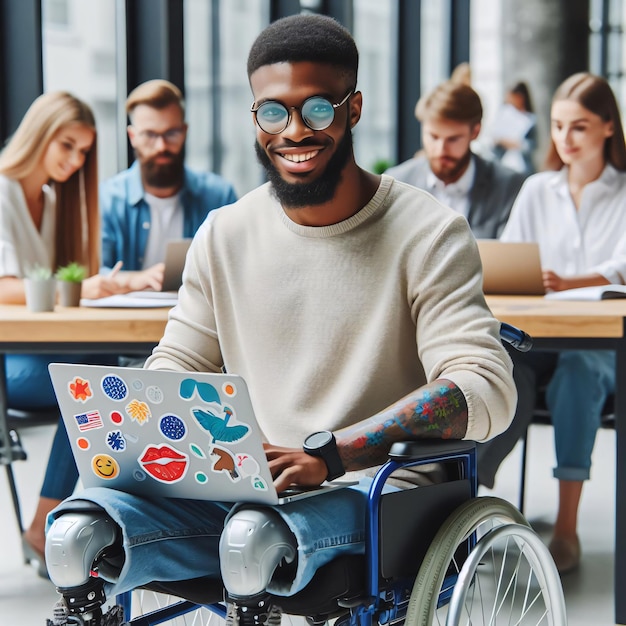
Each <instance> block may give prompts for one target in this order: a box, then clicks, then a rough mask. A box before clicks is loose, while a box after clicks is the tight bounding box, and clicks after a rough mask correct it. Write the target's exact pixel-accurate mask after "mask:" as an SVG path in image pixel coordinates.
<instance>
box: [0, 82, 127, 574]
mask: <svg viewBox="0 0 626 626" xmlns="http://www.w3.org/2000/svg"><path fill="white" fill-rule="evenodd" d="M99 252H100V218H99V212H98V156H97V134H96V125H95V120H94V116H93V113H92V111H91V109H90V108H89V106H88V105H87V104H85V103H84V102H82V101H81V100H79V99H78V98H76V97H74V96H73V95H71V94H69V93H66V92H61V91H58V92H50V93H46V94H44V95H42V96H40V97H39V98H37V99H36V100H35V101H34V102H33V104H32V105H31V106H30V108H29V109H28V111H27V113H26V114H25V116H24V118H23V119H22V121H21V123H20V125H19V127H18V129H17V130H16V131H15V133H14V134H13V136H12V137H11V139H10V140H9V142H8V144H7V145H6V147H5V148H4V150H3V151H2V153H0V303H1V304H24V303H25V301H26V297H25V289H24V277H25V276H26V275H27V273H28V272H29V271H30V270H31V269H33V268H35V267H37V266H39V267H44V268H47V269H49V270H50V271H51V272H55V271H56V270H57V269H58V268H59V267H60V266H63V265H66V264H68V263H71V262H77V263H80V264H82V265H84V266H85V267H86V268H87V270H88V274H89V277H88V278H87V279H86V280H85V281H84V282H83V285H82V296H83V297H87V298H99V297H102V296H107V295H111V294H113V293H120V292H122V291H125V290H127V289H124V288H123V286H122V285H120V284H118V282H116V280H115V278H114V277H112V276H110V275H109V276H105V275H99V274H98V270H99ZM51 361H72V362H73V361H78V362H81V361H82V362H89V363H107V362H115V361H116V358H115V357H112V356H106V355H105V356H98V355H67V354H66V355H50V354H41V355H39V354H24V355H22V354H11V355H7V356H6V357H5V366H6V378H7V403H8V406H9V407H11V408H17V409H23V410H24V409H26V410H28V409H37V408H43V407H51V406H56V398H55V396H54V392H53V389H52V385H51V382H50V378H49V376H48V369H47V368H48V363H50V362H51ZM63 438H65V439H67V434H66V432H65V429H64V428H59V429H57V434H56V436H55V440H54V442H53V450H52V452H51V458H53V459H54V463H53V464H51V465H50V464H49V471H47V473H46V479H45V480H44V485H43V487H42V491H41V496H42V497H41V498H40V502H39V505H38V509H37V513H36V514H35V522H34V523H33V524H31V527H30V528H29V529H28V530H27V531H26V533H25V535H24V548H25V555H26V556H27V557H29V556H32V557H34V558H36V559H37V560H38V561H39V563H40V571H41V572H42V573H43V572H45V568H44V559H43V548H44V541H45V539H44V524H45V514H46V513H47V511H49V510H51V509H52V508H53V506H55V505H56V503H57V502H58V501H60V500H62V499H63V498H65V497H67V496H68V495H70V494H71V493H72V491H73V490H74V487H75V485H76V480H77V476H78V474H77V471H76V468H75V464H74V460H73V458H72V457H71V455H68V454H67V453H66V452H67V450H68V446H67V441H63ZM57 446H58V447H57ZM55 447H57V448H56V449H57V450H63V452H64V453H63V454H61V453H60V452H59V453H58V454H57V452H55Z"/></svg>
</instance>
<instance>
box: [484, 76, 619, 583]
mask: <svg viewBox="0 0 626 626" xmlns="http://www.w3.org/2000/svg"><path fill="white" fill-rule="evenodd" d="M551 137H552V141H551V145H550V148H549V151H548V156H547V159H546V170H549V171H544V172H541V173H539V174H535V175H533V176H531V177H530V178H529V179H527V181H526V183H525V184H524V186H523V187H522V189H521V191H520V193H519V196H518V198H517V200H516V202H515V204H514V206H513V209H512V211H511V215H510V218H509V221H508V223H507V226H506V227H505V229H504V231H503V233H502V236H501V239H502V240H504V241H536V242H538V243H539V248H540V252H541V264H542V267H543V282H544V286H545V288H546V290H547V291H561V290H564V289H573V288H577V287H587V286H593V285H605V284H609V283H618V284H625V283H626V146H625V144H624V131H623V129H622V124H621V121H620V112H619V109H618V105H617V102H616V99H615V96H614V94H613V92H612V90H611V88H610V86H609V84H608V83H607V82H606V81H605V80H604V79H603V78H599V77H597V76H593V75H591V74H588V73H580V74H575V75H574V76H571V77H569V78H568V79H567V80H565V82H563V83H562V84H561V85H560V86H559V87H558V89H557V90H556V92H555V94H554V97H553V99H552V107H551ZM529 356H530V354H529ZM533 359H534V360H533V362H532V366H533V367H534V371H535V373H537V372H541V373H542V374H544V373H546V370H547V371H548V374H551V376H550V378H549V383H548V387H547V391H546V400H547V403H548V407H549V409H550V413H551V416H552V421H553V424H554V437H555V448H556V459H557V466H556V468H555V470H554V476H555V477H556V478H557V479H558V480H559V510H558V515H557V520H556V523H555V527H554V535H553V538H552V540H551V542H550V551H551V552H552V555H553V557H554V560H555V562H556V564H557V566H558V568H559V571H560V572H561V573H565V572H567V571H570V570H572V569H574V568H575V567H576V566H577V565H578V563H579V561H580V543H579V540H578V536H577V532H576V527H577V515H578V506H579V503H580V497H581V493H582V486H583V482H584V481H585V480H587V479H588V478H589V471H590V467H591V452H592V449H593V445H594V440H595V436H596V432H597V429H598V426H599V424H600V415H601V411H602V407H603V405H604V403H605V400H606V398H607V396H608V395H609V394H611V393H612V392H613V391H614V389H615V356H614V353H613V352H611V351H563V352H561V353H559V354H558V356H557V357H555V356H554V355H550V354H544V355H542V354H541V353H539V354H534V355H533ZM520 361H522V362H523V361H524V359H523V358H522V359H520ZM520 367H524V366H523V365H520ZM519 375H520V377H521V378H523V372H521V371H520V372H519ZM518 391H520V389H519V387H518ZM520 393H521V392H520ZM521 404H522V403H520V406H521ZM520 410H522V409H520V407H518V413H519V412H520ZM516 420H518V421H520V422H523V423H528V421H529V420H530V415H528V414H526V415H516ZM496 445H497V444H496Z"/></svg>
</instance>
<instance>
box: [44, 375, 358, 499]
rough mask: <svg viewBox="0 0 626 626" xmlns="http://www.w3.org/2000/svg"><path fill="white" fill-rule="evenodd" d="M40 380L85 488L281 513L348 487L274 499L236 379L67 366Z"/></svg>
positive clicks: (256, 433)
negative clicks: (257, 506)
mask: <svg viewBox="0 0 626 626" xmlns="http://www.w3.org/2000/svg"><path fill="white" fill-rule="evenodd" d="M49 371H50V378H51V379H52V384H53V386H54V391H55V393H56V396H57V401H58V403H59V407H60V409H61V415H62V417H63V421H64V423H65V427H66V429H67V434H68V437H69V439H70V443H71V446H72V452H73V454H74V458H75V459H76V464H77V466H78V471H79V473H80V478H81V481H82V483H83V485H84V486H85V487H111V488H114V489H119V490H121V491H127V492H129V493H136V494H139V495H150V496H164V497H169V498H193V499H199V500H213V501H223V502H256V503H263V504H283V503H285V502H291V501H293V500H295V499H299V498H303V497H311V496H314V495H317V494H319V493H324V492H327V491H328V490H329V489H337V488H341V487H345V486H348V485H350V484H355V483H354V482H350V481H341V482H334V483H325V484H324V485H322V486H321V487H315V488H302V489H299V488H294V489H289V490H288V492H285V493H283V494H278V493H277V492H276V489H275V488H274V485H273V482H272V476H271V473H270V470H269V466H268V463H267V459H266V456H265V453H264V451H263V436H262V433H261V429H260V427H259V425H258V423H257V421H256V418H255V416H254V411H253V410H252V403H251V401H250V396H249V394H248V388H247V386H246V384H245V382H244V380H243V379H242V378H241V377H240V376H234V375H230V374H213V373H196V372H173V371H167V370H146V369H137V368H128V367H111V366H98V365H80V364H71V363H51V364H50V365H49ZM51 461H52V462H53V461H54V459H51Z"/></svg>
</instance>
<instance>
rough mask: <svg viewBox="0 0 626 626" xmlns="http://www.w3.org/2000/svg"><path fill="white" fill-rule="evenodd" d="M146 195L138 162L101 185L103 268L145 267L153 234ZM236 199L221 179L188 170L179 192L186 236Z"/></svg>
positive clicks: (190, 235) (209, 174) (131, 268)
mask: <svg viewBox="0 0 626 626" xmlns="http://www.w3.org/2000/svg"><path fill="white" fill-rule="evenodd" d="M144 194H145V191H144V188H143V184H142V181H141V171H140V169H139V163H138V162H137V161H135V162H134V163H133V165H132V166H131V167H130V168H129V169H127V170H124V171H123V172H120V173H119V174H117V175H115V176H113V177H112V178H110V179H109V180H106V181H104V182H102V183H101V185H100V212H101V216H102V266H103V269H104V268H109V269H110V268H112V267H113V266H114V265H115V263H117V261H123V263H124V265H123V269H124V270H128V271H137V270H141V269H142V268H143V258H144V254H145V251H146V245H147V242H148V233H149V232H150V207H149V206H148V203H147V202H146V201H145V199H144ZM236 200H237V197H236V195H235V190H234V188H233V186H232V185H231V184H230V183H229V182H227V181H226V180H225V179H223V178H222V177H221V176H218V175H217V174H214V173H212V172H197V171H194V170H191V169H189V168H188V167H185V180H184V182H183V186H182V187H181V189H180V202H181V205H182V207H183V212H184V219H183V237H185V238H188V237H193V236H194V234H195V232H196V230H198V228H199V227H200V225H201V224H202V222H203V221H204V220H205V218H206V216H207V215H208V214H209V212H210V211H212V210H213V209H217V208H219V207H221V206H224V205H226V204H232V203H233V202H235V201H236Z"/></svg>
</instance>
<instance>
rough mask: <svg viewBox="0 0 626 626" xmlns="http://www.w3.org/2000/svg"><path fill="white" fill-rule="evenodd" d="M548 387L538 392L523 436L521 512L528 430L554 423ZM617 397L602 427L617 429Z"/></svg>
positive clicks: (606, 411) (607, 407) (608, 407)
mask: <svg viewBox="0 0 626 626" xmlns="http://www.w3.org/2000/svg"><path fill="white" fill-rule="evenodd" d="M545 394H546V388H545V387H543V386H542V387H541V388H540V389H539V391H538V393H537V401H536V403H535V409H534V411H533V417H532V420H531V422H530V424H529V425H528V428H527V429H526V432H525V433H524V436H523V437H522V468H521V477H520V489H519V504H518V507H517V508H518V509H519V510H520V512H521V513H524V504H525V499H526V462H527V457H528V430H529V429H530V427H531V426H532V425H533V424H540V425H544V426H550V425H552V419H551V417H550V411H549V410H548V405H547V403H546V395H545ZM614 403H615V398H614V396H613V395H610V396H609V397H608V398H607V400H606V402H605V404H604V408H603V409H602V417H601V420H600V427H601V428H609V429H613V430H615V408H614Z"/></svg>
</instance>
